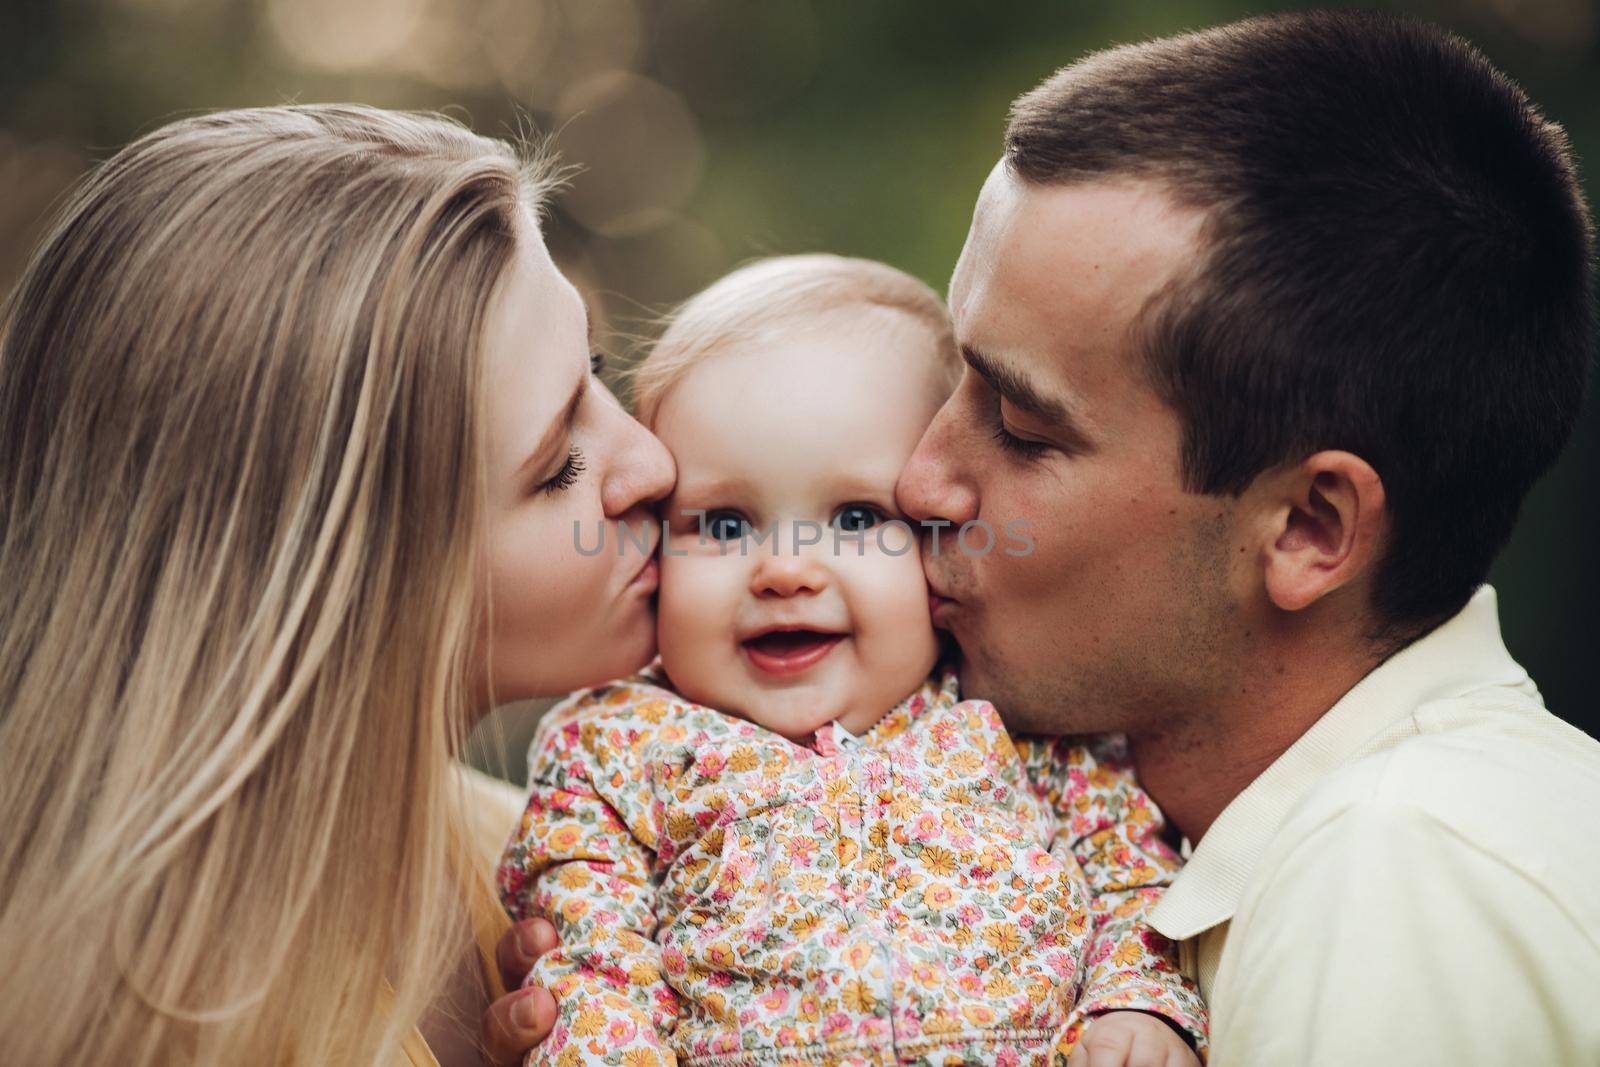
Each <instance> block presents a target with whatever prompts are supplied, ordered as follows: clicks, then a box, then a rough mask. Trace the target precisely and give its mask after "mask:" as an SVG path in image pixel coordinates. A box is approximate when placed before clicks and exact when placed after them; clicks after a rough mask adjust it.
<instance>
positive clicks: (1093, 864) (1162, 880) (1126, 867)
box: [1017, 736, 1207, 1057]
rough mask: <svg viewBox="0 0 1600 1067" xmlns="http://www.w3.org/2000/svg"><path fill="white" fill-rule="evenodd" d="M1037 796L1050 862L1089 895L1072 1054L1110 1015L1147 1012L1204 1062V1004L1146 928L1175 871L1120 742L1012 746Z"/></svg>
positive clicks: (1169, 951) (1156, 817) (1172, 952)
mask: <svg viewBox="0 0 1600 1067" xmlns="http://www.w3.org/2000/svg"><path fill="white" fill-rule="evenodd" d="M1017 747H1018V750H1019V752H1020V753H1021V754H1022V757H1023V763H1024V766H1025V767H1026V768H1027V770H1028V776H1029V779H1030V781H1031V783H1032V784H1033V787H1034V789H1035V790H1036V791H1037V792H1038V793H1039V795H1040V796H1041V797H1042V798H1043V800H1044V801H1045V803H1046V804H1047V805H1048V806H1049V809H1050V812H1051V814H1052V815H1053V817H1054V819H1055V825H1056V829H1055V836H1054V839H1053V840H1052V842H1051V848H1050V850H1051V852H1052V853H1053V854H1055V855H1056V856H1057V857H1058V858H1060V859H1061V860H1063V861H1066V860H1068V858H1069V857H1070V859H1071V860H1072V862H1075V863H1076V864H1077V865H1078V867H1079V868H1081V869H1082V871H1083V874H1084V877H1085V879H1086V880H1087V881H1088V883H1089V890H1090V893H1091V898H1090V899H1091V903H1090V914H1089V921H1090V930H1089V942H1088V951H1087V953H1086V957H1085V960H1084V967H1083V970H1082V971H1081V972H1080V975H1081V985H1080V986H1079V990H1078V1003H1077V1008H1076V1009H1075V1012H1074V1018H1075V1022H1074V1024H1073V1025H1072V1026H1071V1027H1069V1029H1068V1031H1067V1032H1066V1034H1065V1035H1064V1038H1063V1045H1065V1046H1066V1047H1067V1050H1068V1051H1070V1047H1071V1045H1072V1044H1075V1043H1076V1041H1077V1039H1078V1037H1079V1035H1080V1034H1081V1032H1082V1029H1083V1027H1084V1026H1085V1025H1087V1023H1088V1022H1089V1021H1090V1020H1091V1019H1092V1018H1093V1017H1094V1016H1095V1015H1098V1014H1101V1013H1104V1012H1108V1011H1144V1012H1149V1013H1151V1014H1154V1015H1158V1016H1160V1017H1161V1018H1163V1019H1165V1020H1166V1021H1167V1022H1168V1023H1170V1024H1171V1025H1173V1026H1174V1027H1175V1028H1177V1030H1178V1031H1179V1032H1180V1033H1182V1034H1183V1035H1184V1037H1185V1038H1186V1039H1187V1040H1188V1041H1189V1042H1190V1043H1191V1044H1193V1045H1194V1047H1195V1050H1196V1051H1197V1052H1198V1053H1200V1055H1201V1056H1202V1057H1204V1055H1205V1051H1206V1042H1207V1032H1206V1031H1207V1019H1206V1009H1205V1004H1204V1002H1202V1001H1201V999H1200V993H1199V990H1198V989H1197V988H1196V987H1195V985H1194V983H1193V982H1191V981H1189V980H1188V979H1187V978H1185V977H1184V976H1183V975H1182V974H1181V973H1180V972H1179V970H1178V959H1177V946H1176V945H1174V944H1173V942H1172V941H1171V940H1170V939H1168V938H1167V937H1164V936H1163V935H1162V934H1160V933H1159V932H1157V931H1156V929H1155V928H1154V927H1152V926H1151V925H1150V924H1149V921H1148V916H1149V913H1150V910H1151V909H1152V908H1154V907H1155V904H1156V901H1158V900H1159V899H1160V898H1161V893H1162V891H1163V890H1164V889H1165V888H1166V887H1167V886H1168V885H1170V884H1171V882H1172V879H1173V877H1174V876H1175V875H1176V874H1177V872H1178V869H1179V867H1180V866H1181V861H1180V860H1179V859H1178V856H1177V854H1176V853H1175V852H1174V851H1173V850H1172V848H1171V847H1170V846H1169V845H1168V844H1167V843H1166V842H1165V841H1163V840H1162V838H1161V833H1162V830H1163V827H1164V820H1163V819H1162V816H1161V812H1160V811H1159V810H1158V809H1157V808H1156V806H1155V804H1154V803H1152V802H1151V800H1150V798H1149V797H1147V796H1146V795H1145V793H1144V790H1142V789H1140V788H1139V786H1138V783H1137V782H1135V781H1134V777H1133V767H1132V762H1131V760H1130V759H1129V758H1128V755H1127V749H1126V744H1125V743H1124V742H1123V740H1122V739H1121V738H1120V737H1112V736H1106V737H1096V738H1093V739H1085V738H1018V739H1017Z"/></svg>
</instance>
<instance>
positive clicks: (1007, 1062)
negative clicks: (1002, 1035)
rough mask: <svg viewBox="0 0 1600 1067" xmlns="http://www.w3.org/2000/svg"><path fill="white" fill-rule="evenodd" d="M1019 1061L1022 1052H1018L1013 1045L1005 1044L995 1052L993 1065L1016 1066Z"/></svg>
mask: <svg viewBox="0 0 1600 1067" xmlns="http://www.w3.org/2000/svg"><path fill="white" fill-rule="evenodd" d="M1021 1062H1022V1053H1020V1052H1018V1051H1017V1050H1016V1047H1015V1046H1012V1045H1005V1046H1002V1047H1001V1049H1000V1051H999V1052H998V1053H996V1054H995V1058H994V1067H1017V1064H1019V1063H1021Z"/></svg>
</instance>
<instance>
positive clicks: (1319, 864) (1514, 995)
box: [485, 13, 1600, 1067]
mask: <svg viewBox="0 0 1600 1067" xmlns="http://www.w3.org/2000/svg"><path fill="white" fill-rule="evenodd" d="M1591 256H1592V238H1591V231H1590V224H1589V213H1588V209H1587V207H1586V206H1585V204H1584V202H1583V199H1582V196H1581V194H1580V192H1579V190H1578V186H1577V184H1576V180H1575V177H1574V170H1573V165H1572V160H1571V157H1570V152H1569V150H1568V147H1567V143H1566V138H1565V136H1564V134H1563V133H1562V131H1561V130H1560V128H1559V127H1557V126H1556V125H1554V124H1553V123H1551V122H1549V121H1548V120H1547V119H1545V118H1544V117H1543V116H1542V115H1541V114H1540V113H1539V112H1538V111H1537V109H1536V108H1535V107H1534V106H1533V105H1532V103H1531V102H1530V101H1529V100H1528V99H1527V97H1526V96H1525V95H1524V94H1523V93H1522V92H1521V90H1520V89H1518V88H1517V87H1516V86H1514V85H1513V84H1511V83H1510V82H1509V81H1508V80H1507V79H1506V78H1505V77H1504V76H1503V75H1501V74H1500V73H1499V72H1498V71H1496V70H1495V69H1494V68H1493V67H1492V66H1491V65H1490V64H1489V63H1488V61H1487V60H1485V59H1484V58H1483V56H1482V55H1481V54H1479V53H1478V52H1477V51H1476V50H1474V49H1473V48H1471V47H1470V46H1469V45H1467V44H1465V43H1464V42H1462V41H1460V40H1458V39H1455V38H1453V37H1450V36H1448V35H1446V34H1444V33H1443V32H1442V31H1440V30H1438V29H1435V28H1433V27H1430V26H1428V25H1425V24H1421V23H1415V22H1407V21H1401V20H1395V19H1392V18H1389V17H1386V16H1381V15H1375V14H1363V13H1317V14H1299V15H1284V16H1274V17H1270V18H1264V19H1256V20H1250V21H1246V22H1242V23H1235V24H1232V25H1228V26H1223V27H1219V28H1216V29H1212V30H1209V31H1205V32H1202V33H1198V34H1191V35H1185V36H1181V37H1174V38H1168V39H1163V40H1158V41H1154V42H1150V43H1147V44H1142V45H1137V46H1132V47H1127V48H1118V49H1114V50H1111V51H1108V52H1104V53H1100V54H1097V55H1094V56H1091V57H1089V58H1087V59H1085V60H1083V61H1081V62H1079V63H1077V64H1075V65H1074V66H1072V67H1069V68H1067V69H1066V70H1063V71H1061V72H1060V73H1058V74H1057V75H1056V76H1054V77H1052V78H1050V79H1049V80H1047V81H1046V82H1045V83H1044V84H1043V85H1041V86H1040V87H1039V88H1038V89H1036V90H1034V91H1033V92H1031V93H1029V94H1027V95H1025V96H1024V97H1022V98H1021V99H1020V100H1018V101H1017V104H1016V106H1015V108H1014V112H1013V116H1012V121H1011V125H1010V129H1009V131H1008V135H1007V145H1006V152H1005V156H1004V158H1003V159H1002V160H1001V161H1000V163H999V164H998V165H997V166H996V167H995V168H994V171H993V172H992V173H991V175H990V176H989V180H988V182H987V183H986V184H985V186H984V189H983V192H982V194H981V195H980V197H979V201H978V205H977V209H976V211H975V213H974V217H973V222H972V230H971V233H970V235H969V237H968V240H967V244H966V247H965V249H964V250H963V252H962V256H961V261H960V263H959V264H958V265H957V268H956V271H955V276H954V278H953V279H952V281H951V287H950V303H951V310H952V312H953V313H954V316H955V322H956V329H957V335H958V339H959V340H960V342H961V344H962V346H963V349H964V352H965V356H966V360H967V363H968V368H969V369H968V370H967V372H966V374H965V375H964V377H963V379H962V382H961V384H960V386H959V387H958V389H957V391H956V393H955V395H954V396H953V397H952V398H951V399H950V401H949V402H948V403H947V404H946V405H945V407H944V408H943V409H942V410H941V412H940V413H939V415H938V417H937V418H936V419H935V421H934V423H933V425H932V426H931V427H930V428H929V430H928V432H927V435H926V437H925V438H924V439H923V441H922V444H921V446H920V448H919V450H918V452H917V454H916V455H915V456H914V457H913V459H912V462H911V463H910V465H909V466H908V467H907V469H906V471H905V472H904V473H903V475H902V477H901V481H900V485H899V499H900V503H901V505H902V506H903V507H904V509H905V510H906V511H907V512H908V513H909V514H910V515H911V516H913V517H914V518H917V519H922V520H941V519H942V520H947V521H950V522H953V523H954V524H956V525H958V526H959V525H960V524H961V523H963V522H967V521H972V520H976V519H980V518H981V519H985V520H986V521H988V522H989V524H990V526H991V527H993V528H1008V527H1006V525H1005V524H1006V523H1008V522H1011V521H1014V520H1017V519H1025V520H1028V521H1029V522H1030V523H1031V528H1030V530H1029V532H1030V535H1031V536H1032V537H1033V539H1034V542H1035V549H1034V551H1033V552H1031V553H1029V554H1027V555H1022V556H1018V555H1012V554H1008V553H1002V552H995V553H989V554H986V555H984V556H973V555H966V554H963V553H961V552H959V551H952V550H951V549H950V548H949V547H948V546H949V544H950V541H951V539H950V538H948V537H946V538H944V539H943V544H944V545H945V546H946V547H945V550H944V551H943V552H941V553H939V554H937V555H934V554H932V553H931V552H925V562H926V566H927V570H928V576H929V580H930V584H931V585H932V587H933V589H934V591H935V592H936V593H937V594H939V596H940V598H941V599H940V602H939V603H938V606H937V607H936V608H935V612H934V617H935V622H936V623H938V624H939V625H941V626H943V627H945V628H946V629H948V630H949V631H950V632H951V633H952V634H953V635H954V636H955V638H956V640H957V642H958V643H959V645H960V649H961V654H962V684H963V687H964V689H965V690H966V692H967V693H968V695H972V696H978V697H987V698H989V699H992V700H993V701H994V702H995V703H996V705H997V706H998V707H999V708H1000V709H1001V710H1002V712H1003V713H1004V714H1005V715H1006V717H1007V719H1008V721H1009V723H1010V724H1011V725H1012V727H1013V728H1014V729H1017V730H1023V731H1038V732H1045V733H1062V732H1073V733H1075V732H1091V731H1108V730H1115V731H1123V732H1126V733H1127V734H1128V735H1129V736H1130V738H1131V739H1132V742H1133V746H1134V750H1135V755H1136V758H1137V762H1138V767H1139V771H1140V775H1141V777H1142V778H1143V780H1144V782H1145V785H1146V787H1147V788H1148V790H1149V791H1150V793H1151V794H1152V795H1153V796H1154V797H1155V799H1156V800H1157V801H1158V802H1159V804H1160V805H1161V806H1162V808H1163V809H1164V810H1165V812H1166V814H1167V816H1168V818H1169V820H1170V822H1171V823H1172V824H1174V825H1175V826H1176V828H1177V829H1178V830H1179V831H1181V833H1182V834H1183V836H1184V837H1185V838H1186V839H1187V840H1188V841H1189V842H1191V843H1192V845H1193V853H1192V857H1191V859H1190V862H1189V865H1188V866H1187V867H1186V868H1185V870H1184V871H1183V873H1182V874H1181V875H1180V876H1179V878H1178V880H1177V882H1176V884H1175V885H1174V886H1173V887H1172V888H1171V889H1170V890H1169V891H1168V892H1167V894H1166V897H1165V899H1164V900H1163V902H1162V904H1161V905H1160V908H1159V909H1158V912H1157V915H1156V922H1157V925H1158V926H1159V927H1160V928H1161V929H1162V930H1163V932H1165V933H1166V934H1168V935H1169V936H1171V937H1173V938H1176V939H1179V940H1180V941H1181V942H1182V951H1183V956H1184V958H1185V966H1186V969H1187V970H1189V972H1190V973H1191V974H1192V975H1193V976H1194V977H1195V978H1196V979H1197V980H1198V982H1199V983H1200V985H1201V988H1202V991H1203V992H1205V993H1206V994H1207V996H1208V997H1209V998H1210V999H1211V1001H1212V1005H1211V1006H1212V1022H1213V1029H1214V1033H1213V1046H1212V1063H1213V1064H1221V1065H1228V1064H1239V1063H1251V1064H1273V1065H1277V1064H1286V1065H1295V1067H1301V1065H1311V1064H1330V1065H1338V1067H1350V1065H1369V1064H1391V1063H1394V1064H1398V1063H1405V1064H1450V1065H1462V1064H1479V1063H1481V1064H1494V1065H1496V1067H1500V1065H1504V1064H1519V1065H1520V1064H1539V1065H1544V1064H1568V1063H1571V1064H1578V1063H1583V1064H1592V1063H1597V1062H1600V1012H1597V1011H1595V1010H1594V1008H1593V1001H1594V999H1595V996H1596V994H1597V992H1600V892H1597V891H1596V890H1597V887H1600V848H1597V847H1596V846H1597V841H1596V839H1595V834H1594V829H1593V827H1594V818H1595V812H1596V811H1597V810H1600V745H1597V744H1596V743H1595V742H1594V741H1592V740H1591V739H1589V738H1587V737H1586V736H1584V735H1583V734H1582V733H1580V732H1579V731H1577V730H1575V729H1573V728H1571V727H1568V726H1566V725H1564V724H1563V723H1562V722H1561V721H1560V720H1558V719H1556V718H1555V717H1554V716H1552V715H1551V714H1550V713H1549V712H1547V711H1546V710H1545V709H1544V707H1543V704H1542V702H1541V700H1540V698H1539V694H1538V690H1537V689H1536V688H1535V687H1534V685H1533V683H1532V682H1531V681H1530V680H1529V678H1528V676H1527V674H1526V673H1525V672H1524V671H1523V670H1522V669H1521V668H1520V667H1518V666H1517V665H1516V663H1514V662H1513V661H1512V660H1511V658H1510V656H1509V655H1508V654H1507V652H1506V650H1505V647H1504V645H1503V644H1502V642H1501V640H1500V634H1499V627H1498V622H1497V618H1496V608H1495V600H1494V594H1493V592H1492V591H1491V590H1489V589H1487V588H1480V586H1481V584H1482V582H1483V580H1484V577H1485V575H1486V574H1487V572H1488V569H1489V565H1490V563H1491V561H1492V560H1493V558H1494V556H1495V555H1496V553H1497V552H1498V551H1499V550H1500V549H1501V547H1502V546H1503V545H1504V543H1505V541H1506V539H1507V537H1508V536H1509V534H1510V531H1511V528H1512V525H1513V523H1514V521H1515V517H1516V512H1517V507H1518V505H1519V503H1520V502H1521V500H1522V498H1523V496H1524V495H1525V493H1526V492H1527V490H1528V488H1529V486H1530V485H1532V483H1533V482H1534V481H1535V480H1536V479H1537V478H1538V477H1539V476H1540V475H1541V474H1542V473H1543V472H1544V471H1545V470H1546V469H1547V468H1548V467H1549V466H1550V465H1551V463H1553V462H1554V460H1555V458H1556V456H1557V454H1558V453H1559V451H1560V449H1561V447H1562V445H1563V444H1564V442H1565V440H1566V438H1567V436H1568V435H1569V433H1570V431H1571V428H1572V426H1573V423H1574V421H1575V419H1576V417H1577V411H1578V408H1579V405H1580V400H1581V396H1582V392H1583V386H1584V379H1585V372H1586V368H1587V364H1588V360H1589V358H1590V350H1591V344H1592V339H1593V313H1592V309H1591V301H1590V281H1591ZM521 936H522V937H523V938H524V939H526V940H527V942H528V944H527V945H526V946H522V947H519V946H520V945H521V942H520V941H519V940H518V938H516V937H509V938H507V939H506V941H505V942H503V944H502V946H501V950H502V951H501V955H502V961H503V965H504V969H505V970H506V971H507V972H508V975H510V976H511V977H513V978H514V977H516V976H517V975H518V974H520V973H521V972H522V971H524V970H525V969H526V963H527V960H528V959H529V958H530V957H531V956H532V955H534V954H536V953H537V951H539V950H542V949H545V948H548V946H549V945H550V943H551V942H552V940H553V936H554V935H553V932H552V931H551V930H550V928H549V927H548V926H545V925H530V926H529V927H526V928H524V929H523V930H522V932H521ZM517 1003H519V1002H518V1001H515V1000H513V999H512V998H506V999H505V1000H503V1001H501V1002H500V1003H499V1004H498V1005H497V1006H496V1008H495V1009H494V1011H493V1012H491V1014H490V1015H489V1016H488V1018H487V1022H486V1027H485V1032H486V1035H487V1036H488V1037H489V1039H490V1044H491V1047H492V1048H494V1049H496V1050H506V1051H503V1052H497V1054H503V1055H506V1056H508V1057H512V1058H514V1056H515V1052H516V1050H518V1049H521V1048H525V1047H527V1046H528V1045H529V1044H531V1043H532V1042H533V1041H535V1040H537V1038H538V1037H539V1036H541V1035H542V1034H543V1032H544V1031H545V1030H547V1029H548V1026H549V1019H550V1018H551V1016H552V1014H553V1011H552V1008H551V1005H550V1002H549V999H548V997H547V996H545V995H544V994H539V999H537V1000H536V999H535V997H534V996H533V995H532V994H528V995H525V997H524V998H523V999H522V1000H521V1001H520V1003H521V1005H522V1008H523V1010H524V1011H526V1012H527V1013H528V1016H529V1018H528V1020H527V1021H526V1022H522V1023H519V1022H518V1021H517V1017H516V1016H515V1015H514V1014H513V1011H512V1009H513V1007H514V1006H515V1005H516V1004H517ZM535 1019H537V1020H538V1021H537V1022H535V1021H534V1020H535ZM1075 1055H1081V1054H1075ZM508 1062H509V1060H508ZM1073 1067H1077V1063H1076V1062H1074V1064H1073Z"/></svg>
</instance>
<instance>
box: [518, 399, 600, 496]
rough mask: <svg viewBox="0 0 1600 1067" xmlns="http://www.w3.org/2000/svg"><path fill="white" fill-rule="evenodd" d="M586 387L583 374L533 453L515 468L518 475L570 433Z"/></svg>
mask: <svg viewBox="0 0 1600 1067" xmlns="http://www.w3.org/2000/svg"><path fill="white" fill-rule="evenodd" d="M588 387H589V375H587V374H585V375H584V376H583V377H581V378H579V379H578V384H577V386H576V387H574V388H573V390H572V395H571V396H569V397H568V398H567V402H566V405H565V406H563V407H562V409H561V414H560V415H559V416H558V417H557V418H556V420H555V421H554V422H552V423H551V424H550V425H549V427H548V428H546V429H545V431H544V434H543V436H541V437H540V438H539V443H538V444H537V445H535V446H534V447H533V451H531V452H529V453H528V458H526V459H524V460H523V461H522V465H521V466H519V467H518V468H517V474H518V475H521V474H522V473H523V472H524V471H526V470H527V469H528V468H529V467H531V466H533V465H534V461H535V460H537V459H539V458H540V457H542V456H545V455H548V454H549V453H550V451H551V449H553V448H555V444H556V442H557V441H559V440H560V439H561V438H563V437H566V436H568V435H569V434H571V433H572V420H574V419H576V418H577V417H578V405H579V404H581V403H583V394H584V390H586V389H587V388H588Z"/></svg>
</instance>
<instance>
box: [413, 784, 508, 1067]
mask: <svg viewBox="0 0 1600 1067" xmlns="http://www.w3.org/2000/svg"><path fill="white" fill-rule="evenodd" d="M461 776H462V780H463V784H464V786H465V790H464V793H465V803H466V809H467V810H466V818H467V836H468V841H467V854H468V857H469V859H470V861H471V862H470V864H469V867H470V869H469V870H468V872H466V877H465V878H464V879H463V881H464V884H465V886H466V895H467V907H468V910H469V914H470V915H471V919H472V932H473V938H474V940H476V941H477V943H478V957H479V960H480V962H481V963H482V965H483V975H484V981H485V983H486V984H487V986H488V988H489V995H490V997H491V998H498V997H501V996H504V995H505V993H506V989H505V986H504V985H502V984H501V982H500V968H499V966H498V964H496V962H495V946H496V945H498V944H499V942H500V938H501V935H503V934H504V933H505V932H506V931H507V930H509V929H511V919H510V918H509V917H508V916H507V915H506V913H505V909H503V908H502V907H501V906H500V898H499V897H498V896H497V895H496V893H495V889H494V868H495V864H496V863H497V862H498V861H499V859H500V850H501V849H502V848H503V847H504V846H505V843H506V841H507V839H508V838H510V836H511V830H512V828H513V827H515V826H516V824H517V820H518V819H520V818H521V817H522V808H523V801H524V798H523V796H522V793H521V791H519V790H518V789H517V788H516V787H515V786H513V785H511V784H509V783H507V782H503V781H501V780H500V779H498V778H491V777H490V776H489V775H487V774H484V773H482V772H481V771H476V770H473V769H472V768H470V767H467V766H465V765H463V766H462V768H461ZM394 1064H395V1067H439V1061H438V1060H437V1059H436V1058H435V1057H434V1055H433V1052H432V1051H431V1050H430V1049H429V1048H428V1043H427V1042H426V1041H424V1040H423V1038H422V1034H421V1033H420V1032H419V1031H416V1030H413V1031H411V1034H410V1036H409V1037H407V1038H406V1040H405V1042H404V1043H403V1044H402V1045H401V1046H400V1056H399V1058H398V1059H396V1060H395V1061H394Z"/></svg>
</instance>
